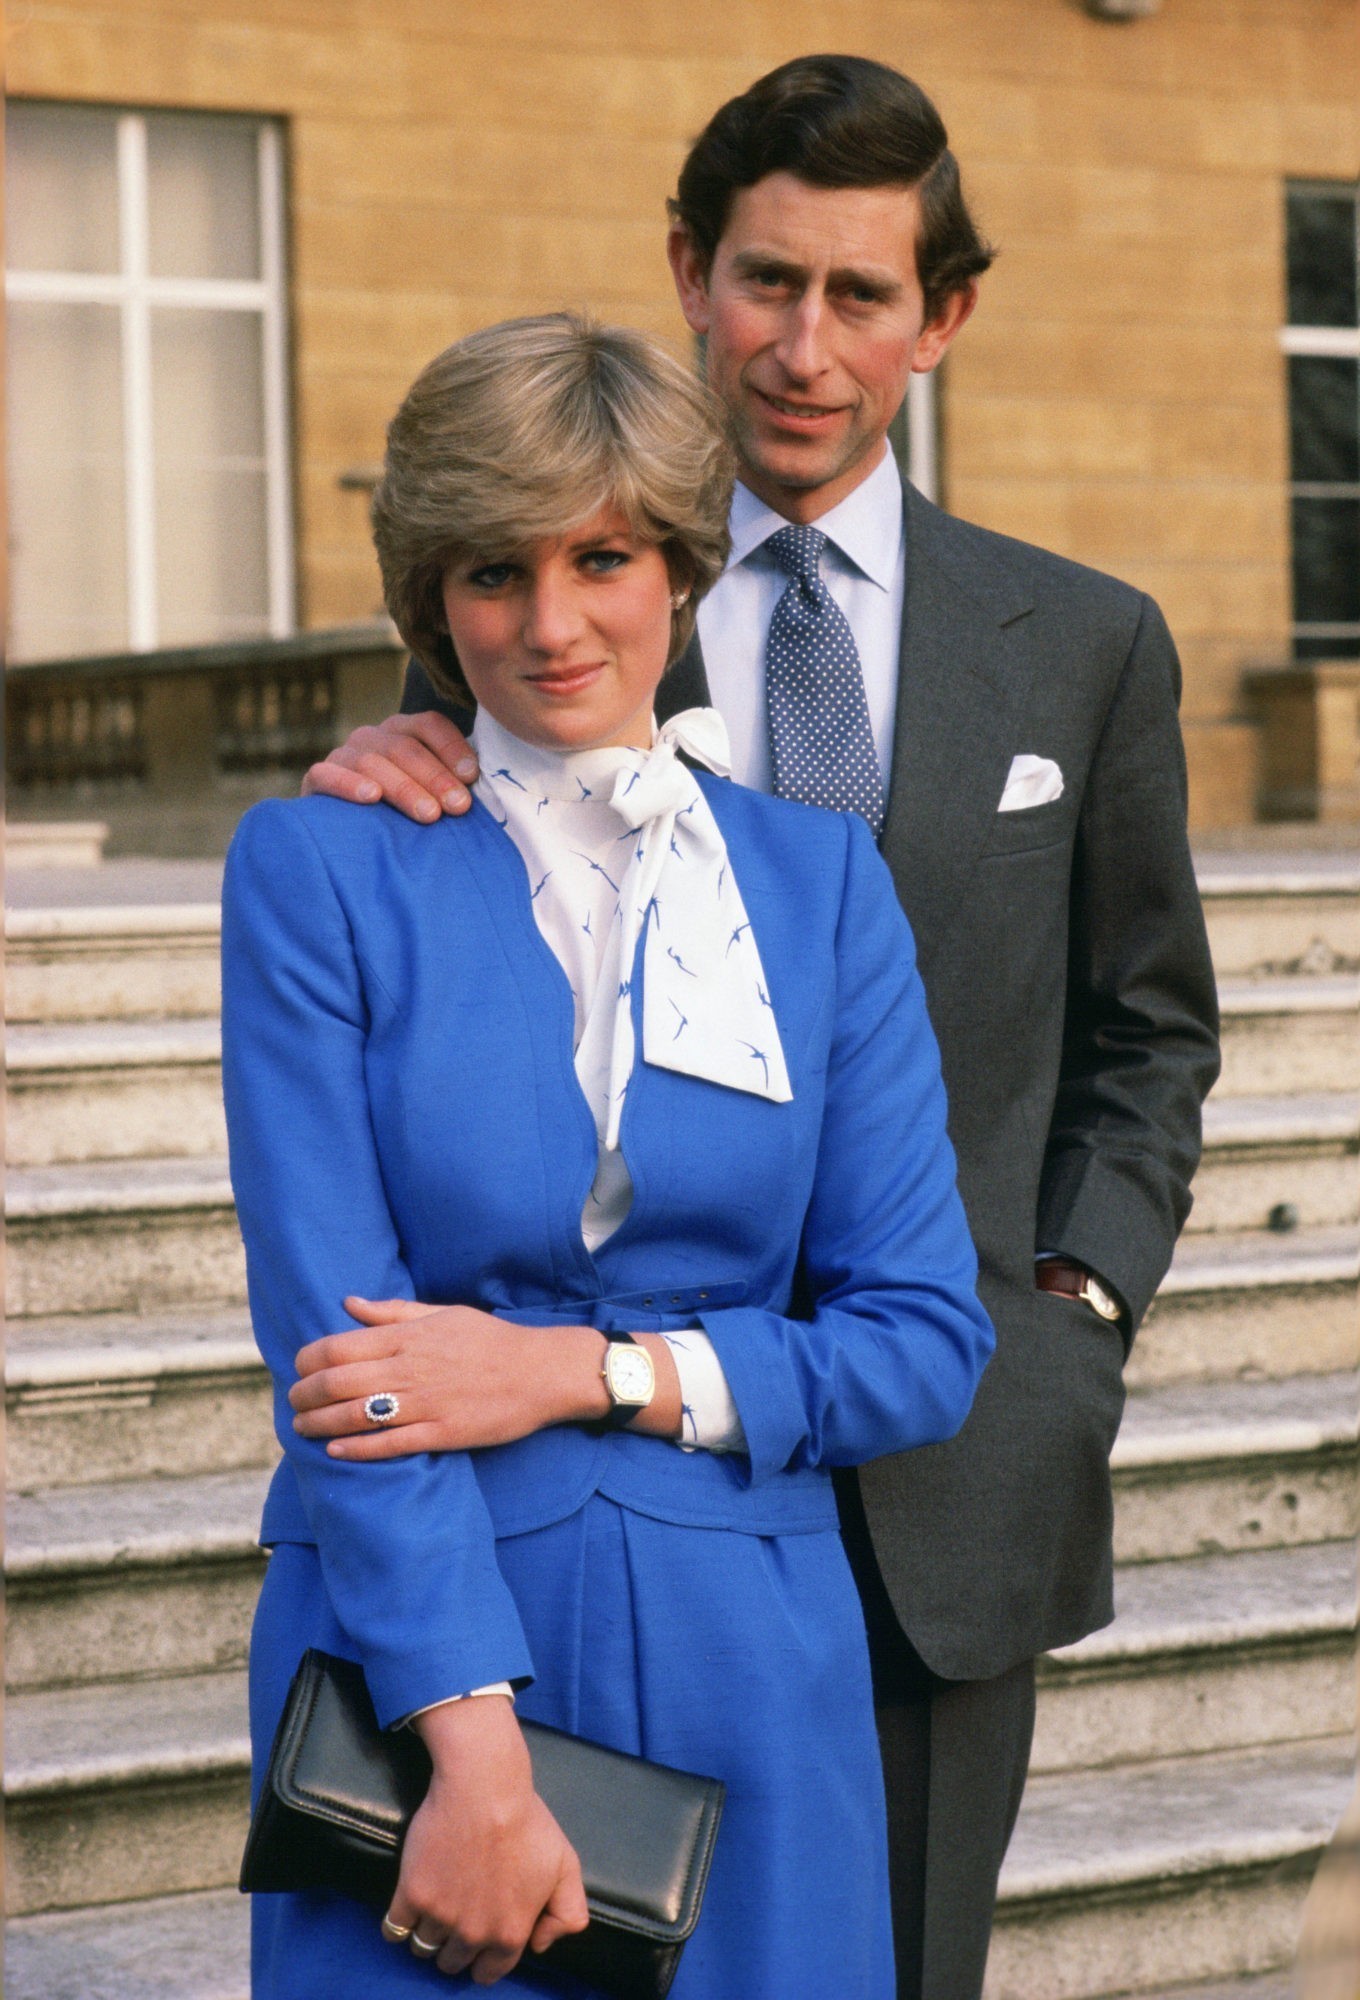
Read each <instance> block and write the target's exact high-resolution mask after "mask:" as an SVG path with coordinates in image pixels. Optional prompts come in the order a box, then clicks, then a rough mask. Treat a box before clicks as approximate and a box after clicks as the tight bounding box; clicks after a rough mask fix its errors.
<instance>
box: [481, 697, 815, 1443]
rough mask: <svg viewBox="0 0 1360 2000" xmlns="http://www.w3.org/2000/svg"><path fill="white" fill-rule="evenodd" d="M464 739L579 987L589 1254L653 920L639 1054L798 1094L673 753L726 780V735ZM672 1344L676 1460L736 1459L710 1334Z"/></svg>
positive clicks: (705, 719)
mask: <svg viewBox="0 0 1360 2000" xmlns="http://www.w3.org/2000/svg"><path fill="white" fill-rule="evenodd" d="M472 744H473V748H474V749H475V750H476V753H477V759H478V763H479V764H480V766H481V776H480V777H479V779H478V781H477V784H476V786H475V788H474V789H475V792H476V795H477V797H478V798H479V799H480V800H481V802H482V804H483V805H484V806H486V808H487V809H488V811H489V812H490V813H491V814H492V816H493V818H495V820H496V821H497V822H498V823H499V824H500V825H501V826H503V827H504V829H505V831H506V832H507V833H508V834H509V836H510V838H511V839H512V840H513V841H514V843H515V845H516V847H517V848H518V849H519V851H520V855H521V857H522V858H523V861H524V865H525V868H526V871H527V873H528V878H529V893H530V897H531V899H532V904H533V912H534V917H535V920H536V922H537V924H538V928H539V931H540V933H541V935H542V937H543V939H544V941H545V942H546V944H547V945H548V947H549V949H550V950H551V951H552V953H553V955H554V956H555V957H556V959H557V961H558V963H559V964H560V965H561V967H562V970H563V971H564V973H565V974H566V977H567V982H568V985H569V986H570V988H571V995H572V1002H573V1007H574V1014H575V1021H574V1029H575V1032H574V1047H575V1051H576V1073H577V1078H578V1080H579V1082H580V1085H581V1089H582V1092H583V1093H584V1095H585V1098H586V1101H587V1103H588V1104H589V1106H590V1109H591V1112H592V1114H593V1116H594V1119H595V1129H596V1138H597V1145H598V1153H597V1165H596V1173H595V1180H594V1184H593V1185H592V1187H591V1189H590V1192H589V1195H588V1196H587V1198H586V1203H585V1208H584V1211H583V1213H582V1216H581V1233H582V1236H583V1237H584V1239H585V1243H586V1247H587V1249H588V1250H590V1251H592V1252H593V1251H595V1250H596V1249H598V1247H599V1246H600V1244H602V1243H603V1242H605V1241H606V1240H607V1238H608V1237H610V1236H612V1235H613V1233H614V1231H615V1230H616V1229H617V1228H618V1227H619V1225H620V1224H621V1223H622V1221H623V1220H624V1217H625V1216H626V1215H627V1213H628V1211H629V1209H630V1207H631V1206H632V1200H633V1185H632V1181H631V1179H630V1177H629V1173H628V1168H627V1164H626V1162H625V1160H624V1157H623V1154H622V1152H621V1151H620V1150H619V1146H618V1129H619V1117H620V1114H621V1111H622V1103H623V1099H624V1097H625V1095H626V1092H627V1087H628V1079H629V1077H630V1075H631V1072H632V1067H633V1062H634V1060H635V1053H636V1052H635V1050H634V1047H633V1027H632V1008H631V1005H630V1002H629V987H630V977H631V970H632V966H633V961H634V951H635V947H636V941H637V938H638V936H639V935H640V932H641V930H642V928H643V926H644V925H645V926H646V928H647V940H646V945H645V948H644V965H645V991H644V996H643V1014H644V1024H643V1044H644V1048H643V1053H644V1055H645V1059H646V1060H647V1061H648V1062H660V1063H662V1064H663V1065H664V1066H666V1067H669V1068H678V1069H682V1070H683V1071H684V1072H685V1073H687V1074H694V1075H701V1076H707V1077H709V1078H711V1079H712V1080H714V1081H719V1082H724V1083H729V1084H732V1085H733V1086H734V1087H736V1088H740V1089H745V1090H754V1091H755V1092H756V1093H757V1094H758V1095H762V1096H769V1097H771V1098H774V1099H775V1100H776V1101H783V1100H786V1099H787V1098H788V1096H789V1095H790V1090H789V1084H788V1077H787V1073H786V1071H785V1068H784V1060H783V1053H782V1050H781V1049H780V1046H779V1039H778V1033H777V1031H776V1029H775V1026H774V1019H773V1014H772V1012H771V1011H770V1004H769V1000H768V998H767V997H766V993H765V985H764V975H763V972H762V970H761V967H760V960H759V954H758V951H757V948H756V945H755V940H754V938H753V937H752V936H751V934H750V928H749V924H748V923H747V921H746V912H745V908H744V906H743V905H742V903H741V899H740V890H739V888H738V887H737V884H736V882H735V879H734V877H733V874H732V870H731V867H730V864H729V863H728V860H727V851H726V846H725V843H724V842H723V840H722V836H721V833H720V832H719V831H718V829H717V825H716V822H715V821H714V819H713V815H712V811H711V809H710V808H709V806H708V803H707V801H706V800H705V799H704V798H703V794H702V792H701V791H700V789H699V786H698V784H697V783H696V781H695V780H694V777H693V775H692V773H690V772H689V771H687V770H686V769H685V767H684V766H683V765H682V764H680V763H679V762H678V760H677V759H676V757H675V754H674V752H675V748H676V747H677V745H683V747H684V748H685V749H686V750H687V751H688V752H690V753H691V754H697V755H699V756H701V757H702V758H703V761H705V762H706V763H711V764H712V766H713V768H715V769H717V770H719V771H720V772H721V773H722V774H724V775H725V753H726V736H725V731H724V729H723V725H722V723H721V721H720V719H719V718H718V716H717V714H716V712H715V711H713V710H690V711H688V712H687V713H686V715H684V716H680V717H676V718H675V719H674V721H673V722H672V723H668V724H667V726H666V728H665V729H664V730H663V731H661V732H660V734H659V735H658V736H657V737H656V739H655V741H654V744H653V748H652V750H651V751H650V752H649V751H647V750H640V749H628V748H612V749H604V750H574V751H556V750H548V749H543V748H540V747H539V746H537V745H534V744H528V743H524V742H522V741H521V740H520V739H519V738H518V737H516V736H512V735H511V734H510V732H509V731H508V730H506V729H503V728H502V727H501V726H500V724H499V723H497V722H496V721H495V720H494V718H493V717H492V716H490V715H489V714H488V713H487V712H486V710H485V709H483V710H482V711H481V712H480V713H479V715H478V718H477V724H476V727H475V729H474V730H473V734H472ZM639 801H640V802H641V803H638V802H639ZM658 911H660V912H661V915H660V916H658ZM654 917H655V918H656V919H657V921H656V922H655V923H653V922H652V921H651V919H652V918H654ZM663 923H664V938H665V941H664V942H663V941H662V925H663ZM665 1338H666V1340H667V1342H668V1343H669V1345H670V1347H671V1350H672V1353H673V1355H674V1357H675V1364H676V1371H677V1373H678V1375H679V1377H680V1395H681V1403H682V1406H683V1411H684V1416H683V1434H682V1438H681V1440H680V1442H681V1445H682V1447H683V1448H686V1449H690V1450H694V1449H699V1450H705V1451H719V1452H721V1451H741V1450H744V1449H745V1442H746V1440H745V1433H744V1432H743V1430H742V1426H741V1418H740V1416H739V1415H738V1413H737V1408H736V1404H735V1402H734V1401H733V1399H732V1394H731V1391H730V1389H729V1388H728V1385H727V1378H726V1376H725V1374H724V1373H723V1369H722V1364H721V1362H720V1361H719V1360H718V1357H717V1354H716V1352H715V1350H714V1348H713V1345H712V1343H711V1342H710V1340H709V1339H708V1337H707V1335H706V1334H704V1333H703V1332H702V1331H701V1330H699V1329H698V1328H694V1329H687V1330H686V1331H685V1332H683V1333H677V1334H667V1335H666V1336H665Z"/></svg>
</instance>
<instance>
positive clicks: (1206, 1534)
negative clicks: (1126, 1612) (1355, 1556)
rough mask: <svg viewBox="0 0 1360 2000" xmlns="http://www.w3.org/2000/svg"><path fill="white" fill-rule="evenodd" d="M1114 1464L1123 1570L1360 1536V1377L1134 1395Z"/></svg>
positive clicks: (1173, 1388)
mask: <svg viewBox="0 0 1360 2000" xmlns="http://www.w3.org/2000/svg"><path fill="white" fill-rule="evenodd" d="M1110 1463H1111V1469H1112V1472H1113V1477H1114V1493H1115V1513H1114V1546H1115V1560H1116V1561H1117V1562H1120V1563H1146V1562H1154V1563H1155V1562H1162V1561H1166V1560H1167V1559H1169V1558H1171V1557H1175V1556H1199V1555H1224V1554H1229V1553H1231V1552H1232V1551H1234V1550H1239V1549H1247V1550H1249V1549H1269V1548H1287V1547H1292V1546H1295V1545H1297V1544H1300V1543H1309V1542H1328V1541H1339V1540H1341V1539H1343V1538H1344V1537H1348V1536H1349V1537H1353V1536H1354V1535H1355V1534H1356V1533H1357V1532H1358V1531H1360V1482H1358V1481H1357V1471H1358V1470H1360V1377H1357V1376H1356V1375H1354V1374H1337V1375H1300V1376H1295V1377H1291V1378H1286V1379H1284V1380H1281V1381H1275V1380H1271V1379H1269V1378H1267V1379H1265V1380H1261V1381H1238V1382H1208V1383H1199V1382H1188V1383H1187V1382H1182V1383H1173V1384H1171V1385H1170V1386H1168V1387H1165V1388H1160V1389H1143V1390H1136V1391H1134V1392H1133V1393H1132V1394H1131V1395H1130V1397H1129V1400H1128V1403H1127V1405H1126V1407H1125V1410H1124V1421H1123V1423H1122V1425H1121V1426H1120V1431H1119V1436H1118V1438H1117V1439H1116V1440H1115V1446H1114V1451H1113V1452H1112V1454H1111V1459H1110Z"/></svg>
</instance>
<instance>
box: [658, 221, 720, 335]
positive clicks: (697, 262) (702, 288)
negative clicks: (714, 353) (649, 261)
mask: <svg viewBox="0 0 1360 2000" xmlns="http://www.w3.org/2000/svg"><path fill="white" fill-rule="evenodd" d="M666 255H667V257H668V258H669V259H670V266H671V276H672V277H673V278H674V279H675V291H676V296H677V298H678V299H679V301H680V310H681V312H682V313H683V314H684V315H685V324H686V325H687V326H688V328H689V330H690V332H691V333H707V332H708V325H709V317H710V314H709V303H708V266H707V264H706V263H705V262H704V259H703V258H702V257H701V256H700V254H699V249H698V246H697V244H696V243H695V241H694V238H693V237H692V236H691V235H690V233H689V231H688V229H686V227H685V225H684V223H683V222H673V223H672V224H671V226H670V230H669V232H668V234H667V236H666Z"/></svg>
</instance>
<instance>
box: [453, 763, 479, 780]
mask: <svg viewBox="0 0 1360 2000" xmlns="http://www.w3.org/2000/svg"><path fill="white" fill-rule="evenodd" d="M453 768H454V770H455V771H456V772H457V773H458V775H459V777H460V778H461V779H462V780H463V782H464V783H465V784H468V785H470V784H471V783H472V781H473V779H474V778H475V777H476V775H477V772H478V769H479V768H480V767H479V765H478V763H477V759H476V758H475V757H460V758H459V759H458V762H457V763H456V764H455V765H454V767H453Z"/></svg>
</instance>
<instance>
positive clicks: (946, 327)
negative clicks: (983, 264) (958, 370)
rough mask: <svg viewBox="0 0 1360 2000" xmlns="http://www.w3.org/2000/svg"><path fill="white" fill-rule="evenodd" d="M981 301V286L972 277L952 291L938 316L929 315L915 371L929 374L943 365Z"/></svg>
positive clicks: (922, 335)
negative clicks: (979, 288) (955, 340)
mask: <svg viewBox="0 0 1360 2000" xmlns="http://www.w3.org/2000/svg"><path fill="white" fill-rule="evenodd" d="M977 302H978V288H977V284H976V281H974V280H970V281H969V283H968V284H966V285H964V286H963V287H962V288H961V289H960V290H959V291H957V292H951V293H950V294H949V297H948V298H947V299H946V300H945V302H944V304H943V305H942V306H941V307H940V310H939V311H938V312H937V313H936V315H935V317H934V319H928V320H927V321H926V323H925V325H924V326H923V327H922V328H921V337H920V339H919V340H918V341H917V343H916V352H915V354H914V355H913V356H912V362H911V372H912V374H913V375H928V374H929V373H930V371H931V369H932V368H938V367H939V365H940V363H941V362H942V361H943V360H944V357H945V355H946V354H947V353H948V351H949V349H950V347H951V346H952V344H953V342H954V339H955V336H956V335H957V334H960V333H961V332H962V331H963V329H964V327H965V326H966V325H967V323H968V321H969V320H970V319H971V318H972V316H973V307H974V306H975V305H976V304H977Z"/></svg>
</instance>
